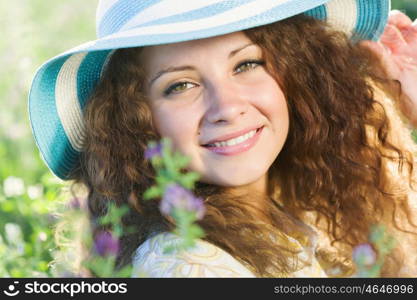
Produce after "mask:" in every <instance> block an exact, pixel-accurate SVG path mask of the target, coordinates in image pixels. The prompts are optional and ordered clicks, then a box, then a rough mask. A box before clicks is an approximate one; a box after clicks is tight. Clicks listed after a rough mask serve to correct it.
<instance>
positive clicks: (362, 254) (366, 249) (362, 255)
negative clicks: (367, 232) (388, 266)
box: [352, 244, 376, 266]
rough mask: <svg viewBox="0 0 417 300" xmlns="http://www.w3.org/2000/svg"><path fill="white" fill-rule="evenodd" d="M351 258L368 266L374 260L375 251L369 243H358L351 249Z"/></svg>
mask: <svg viewBox="0 0 417 300" xmlns="http://www.w3.org/2000/svg"><path fill="white" fill-rule="evenodd" d="M352 257H353V260H354V261H355V262H356V263H357V264H360V265H365V266H370V265H373V264H374V263H375V262H376V253H375V251H374V249H373V248H372V246H371V245H370V244H360V245H358V246H356V247H355V248H354V249H353V254H352Z"/></svg>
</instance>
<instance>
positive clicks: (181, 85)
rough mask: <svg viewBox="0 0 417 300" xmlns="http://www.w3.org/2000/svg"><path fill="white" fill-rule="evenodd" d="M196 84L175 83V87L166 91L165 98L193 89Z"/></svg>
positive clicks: (172, 86)
mask: <svg viewBox="0 0 417 300" xmlns="http://www.w3.org/2000/svg"><path fill="white" fill-rule="evenodd" d="M194 85H195V84H193V83H191V82H185V81H184V82H177V83H174V84H173V85H171V86H169V87H168V88H167V89H166V90H165V91H164V95H165V96H169V95H171V94H172V93H174V94H175V93H180V92H182V91H185V90H187V89H189V88H191V87H193V86H194Z"/></svg>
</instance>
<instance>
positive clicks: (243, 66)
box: [235, 60, 265, 73]
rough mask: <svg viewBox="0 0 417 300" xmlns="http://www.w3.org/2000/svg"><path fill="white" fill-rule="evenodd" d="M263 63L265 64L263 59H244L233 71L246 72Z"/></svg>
mask: <svg viewBox="0 0 417 300" xmlns="http://www.w3.org/2000/svg"><path fill="white" fill-rule="evenodd" d="M264 64H265V62H264V61H263V60H248V61H244V62H242V63H240V64H239V65H238V66H237V67H236V68H235V72H236V73H242V72H246V71H249V70H251V69H255V68H256V67H258V66H262V65H264Z"/></svg>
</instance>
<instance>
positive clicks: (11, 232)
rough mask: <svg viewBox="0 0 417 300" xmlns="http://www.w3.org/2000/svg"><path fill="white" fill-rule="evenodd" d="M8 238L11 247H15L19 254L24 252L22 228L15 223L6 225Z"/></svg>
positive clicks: (5, 229)
mask: <svg viewBox="0 0 417 300" xmlns="http://www.w3.org/2000/svg"><path fill="white" fill-rule="evenodd" d="M4 231H5V232H6V238H7V241H8V243H9V245H13V246H14V247H15V249H16V251H17V252H18V253H19V254H23V252H24V242H23V234H22V230H21V229H20V226H19V225H17V224H15V223H6V225H4Z"/></svg>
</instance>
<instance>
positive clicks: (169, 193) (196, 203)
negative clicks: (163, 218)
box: [159, 184, 205, 220]
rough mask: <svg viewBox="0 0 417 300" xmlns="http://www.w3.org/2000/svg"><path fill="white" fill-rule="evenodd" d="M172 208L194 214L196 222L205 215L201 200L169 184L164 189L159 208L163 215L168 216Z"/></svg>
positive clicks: (181, 188) (177, 186)
mask: <svg viewBox="0 0 417 300" xmlns="http://www.w3.org/2000/svg"><path fill="white" fill-rule="evenodd" d="M174 208H177V209H184V210H187V211H192V212H195V213H196V216H197V219H198V220H201V219H202V218H203V216H204V213H205V207H204V204H203V200H202V199H201V198H197V197H195V196H194V195H193V193H192V192H190V191H189V190H187V189H185V188H183V187H182V186H180V185H178V184H171V185H169V186H168V187H167V188H166V190H165V193H164V196H163V198H162V201H161V203H160V206H159V209H160V210H161V212H162V214H164V215H170V214H171V213H172V210H173V209H174Z"/></svg>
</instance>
